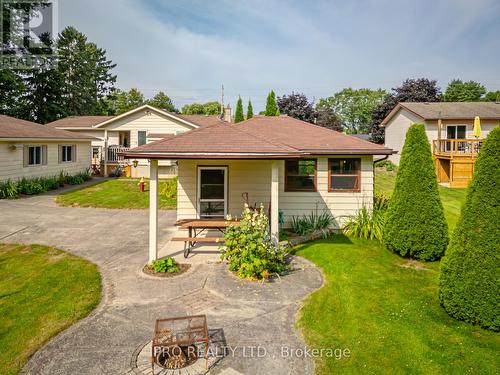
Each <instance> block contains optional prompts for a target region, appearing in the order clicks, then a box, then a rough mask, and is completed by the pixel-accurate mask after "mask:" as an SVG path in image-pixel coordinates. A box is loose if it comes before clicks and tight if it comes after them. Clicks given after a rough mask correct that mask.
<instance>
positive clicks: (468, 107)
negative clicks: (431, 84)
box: [381, 102, 500, 187]
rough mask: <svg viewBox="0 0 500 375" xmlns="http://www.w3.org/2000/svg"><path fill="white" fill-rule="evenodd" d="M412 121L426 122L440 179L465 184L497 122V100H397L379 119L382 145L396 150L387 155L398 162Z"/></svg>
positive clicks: (499, 110) (499, 105) (499, 117)
mask: <svg viewBox="0 0 500 375" xmlns="http://www.w3.org/2000/svg"><path fill="white" fill-rule="evenodd" d="M476 118H479V120H476ZM475 121H476V122H477V121H479V122H480V128H481V131H480V134H479V133H477V134H476V136H475V135H474V134H473V133H474V123H475ZM414 123H422V124H424V125H425V130H426V133H427V138H428V139H429V142H430V143H431V147H432V154H433V157H434V160H435V163H436V173H437V177H438V180H439V182H442V183H448V184H449V185H450V187H466V186H467V185H468V183H469V181H470V180H471V178H472V174H473V172H474V163H475V161H476V158H477V155H478V153H479V151H480V150H481V145H482V143H483V140H484V139H485V138H486V137H487V135H488V133H489V132H490V131H491V130H492V129H494V128H495V127H496V126H499V125H500V103H494V102H436V103H408V102H404V103H403V102H401V103H399V104H398V105H396V107H395V108H394V109H393V110H392V111H391V112H390V113H389V114H388V115H387V117H386V118H385V119H384V120H383V121H382V123H381V125H382V126H384V127H385V146H386V147H388V148H391V149H393V150H395V151H398V152H399V153H397V154H393V155H391V156H390V157H389V159H390V160H391V161H393V162H394V163H396V164H399V158H400V154H401V150H402V149H403V145H404V142H405V137H406V131H407V130H408V128H409V127H410V126H411V125H412V124H414Z"/></svg>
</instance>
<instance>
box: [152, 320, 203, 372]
mask: <svg viewBox="0 0 500 375" xmlns="http://www.w3.org/2000/svg"><path fill="white" fill-rule="evenodd" d="M208 340H209V338H208V327H207V317H206V316H205V315H193V316H183V317H177V318H165V319H157V320H156V324H155V333H154V336H153V342H152V345H151V366H152V369H153V373H154V366H155V364H156V365H157V366H160V367H162V368H166V369H172V370H173V369H182V368H184V367H187V366H189V365H191V364H192V363H194V362H196V360H197V359H198V356H199V354H200V353H202V352H201V351H200V350H202V351H203V356H204V357H205V370H207V371H208Z"/></svg>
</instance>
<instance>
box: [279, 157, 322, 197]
mask: <svg viewBox="0 0 500 375" xmlns="http://www.w3.org/2000/svg"><path fill="white" fill-rule="evenodd" d="M285 191H316V159H300V160H285Z"/></svg>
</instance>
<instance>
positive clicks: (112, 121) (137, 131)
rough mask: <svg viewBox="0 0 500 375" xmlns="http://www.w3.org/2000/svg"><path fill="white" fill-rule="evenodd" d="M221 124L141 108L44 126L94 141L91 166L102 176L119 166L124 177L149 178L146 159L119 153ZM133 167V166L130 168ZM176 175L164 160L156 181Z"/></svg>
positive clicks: (216, 119)
mask: <svg viewBox="0 0 500 375" xmlns="http://www.w3.org/2000/svg"><path fill="white" fill-rule="evenodd" d="M221 122H223V121H222V120H221V119H219V117H218V116H205V115H180V114H177V113H170V112H167V111H164V110H162V109H159V108H155V107H152V106H150V105H143V106H141V107H138V108H135V109H133V110H131V111H128V112H125V113H123V114H121V115H118V116H72V117H67V118H63V119H61V120H57V121H54V122H51V123H49V124H47V126H49V127H51V128H55V129H61V130H66V131H71V132H74V133H78V134H84V135H88V136H92V137H94V138H96V139H95V140H94V141H92V154H93V164H97V165H99V167H100V170H101V173H103V174H104V175H107V174H108V173H110V172H111V171H112V170H113V169H115V168H116V167H117V166H118V165H120V166H121V167H122V168H123V169H124V170H125V173H126V175H127V176H130V177H149V162H148V160H147V159H136V161H137V162H136V163H134V161H133V160H132V161H131V160H125V159H124V158H123V157H122V156H121V155H120V154H119V153H121V152H125V151H128V150H129V149H131V148H134V147H138V146H142V145H144V144H147V143H151V142H154V141H158V140H160V139H165V138H169V137H174V136H175V135H179V134H181V133H184V132H187V131H189V130H193V129H197V128H199V127H203V126H207V125H210V124H215V123H221ZM134 164H137V166H135V167H134ZM176 174H177V166H176V163H175V162H174V161H170V160H165V161H162V162H161V163H160V164H159V176H160V178H165V177H171V176H174V175H176Z"/></svg>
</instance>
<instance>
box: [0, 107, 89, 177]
mask: <svg viewBox="0 0 500 375" xmlns="http://www.w3.org/2000/svg"><path fill="white" fill-rule="evenodd" d="M91 141H92V139H91V137H89V136H88V135H84V134H75V133H71V132H67V131H64V130H58V129H53V128H49V127H47V126H44V125H40V124H36V123H34V122H30V121H25V120H19V119H17V118H14V117H10V116H5V115H0V181H5V180H9V179H10V180H18V179H20V178H23V177H27V178H29V177H43V176H55V175H58V174H59V173H60V172H61V171H63V172H65V173H68V174H76V173H79V172H82V171H84V170H86V169H89V168H90V161H91V145H90V143H91Z"/></svg>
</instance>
